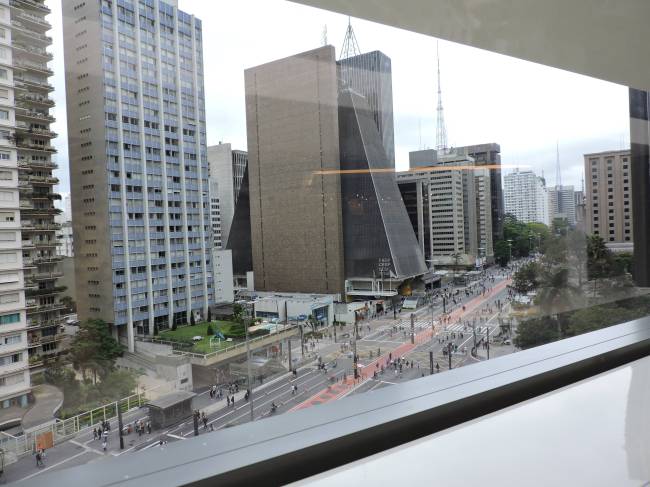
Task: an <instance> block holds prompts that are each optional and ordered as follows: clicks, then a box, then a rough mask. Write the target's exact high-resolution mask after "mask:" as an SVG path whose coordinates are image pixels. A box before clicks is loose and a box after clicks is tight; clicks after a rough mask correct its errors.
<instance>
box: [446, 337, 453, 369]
mask: <svg viewBox="0 0 650 487" xmlns="http://www.w3.org/2000/svg"><path fill="white" fill-rule="evenodd" d="M451 349H452V345H451V342H449V343H448V344H447V357H449V370H451Z"/></svg>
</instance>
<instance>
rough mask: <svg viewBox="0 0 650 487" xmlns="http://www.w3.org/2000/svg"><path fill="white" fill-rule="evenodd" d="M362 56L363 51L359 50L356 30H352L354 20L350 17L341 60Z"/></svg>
mask: <svg viewBox="0 0 650 487" xmlns="http://www.w3.org/2000/svg"><path fill="white" fill-rule="evenodd" d="M360 54H361V49H359V43H358V42H357V38H356V36H355V35H354V30H352V20H351V18H350V17H348V28H347V30H346V31H345V39H343V47H342V48H341V57H340V58H339V60H340V59H347V58H349V57H354V56H358V55H360Z"/></svg>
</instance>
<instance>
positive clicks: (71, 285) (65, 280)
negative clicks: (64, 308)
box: [58, 257, 77, 302]
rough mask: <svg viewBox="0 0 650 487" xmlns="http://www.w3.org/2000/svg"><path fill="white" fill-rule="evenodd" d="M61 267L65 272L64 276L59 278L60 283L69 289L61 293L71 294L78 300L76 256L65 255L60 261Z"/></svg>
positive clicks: (64, 294) (63, 294) (62, 294)
mask: <svg viewBox="0 0 650 487" xmlns="http://www.w3.org/2000/svg"><path fill="white" fill-rule="evenodd" d="M59 269H60V270H61V272H63V277H60V278H59V280H58V284H59V285H60V286H65V287H67V289H66V290H65V291H63V292H62V293H61V296H70V297H71V298H72V299H73V300H74V301H75V302H77V288H76V285H77V284H76V282H77V281H76V279H75V265H74V258H73V257H64V258H63V260H62V261H61V262H59Z"/></svg>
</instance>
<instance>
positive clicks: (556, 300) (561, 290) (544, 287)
mask: <svg viewBox="0 0 650 487" xmlns="http://www.w3.org/2000/svg"><path fill="white" fill-rule="evenodd" d="M581 300H582V291H581V290H580V288H579V287H576V286H574V285H573V284H571V282H570V281H569V269H568V268H567V267H559V268H555V269H548V270H546V271H545V272H544V273H543V274H542V284H541V285H540V287H539V294H538V295H537V302H538V303H539V307H540V309H541V310H542V312H544V313H545V314H548V315H549V316H553V318H554V319H555V320H556V321H557V327H558V337H559V338H562V327H561V323H560V319H559V316H558V315H559V314H560V313H562V312H565V311H569V310H570V309H575V308H576V307H577V306H578V303H579V302H580V301H581Z"/></svg>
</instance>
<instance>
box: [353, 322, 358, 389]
mask: <svg viewBox="0 0 650 487" xmlns="http://www.w3.org/2000/svg"><path fill="white" fill-rule="evenodd" d="M357 333H358V331H357V320H356V319H355V320H354V341H353V342H352V349H353V350H352V353H353V354H354V357H353V361H352V363H353V367H354V378H355V379H358V378H359V369H358V363H357V362H358V356H357Z"/></svg>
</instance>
